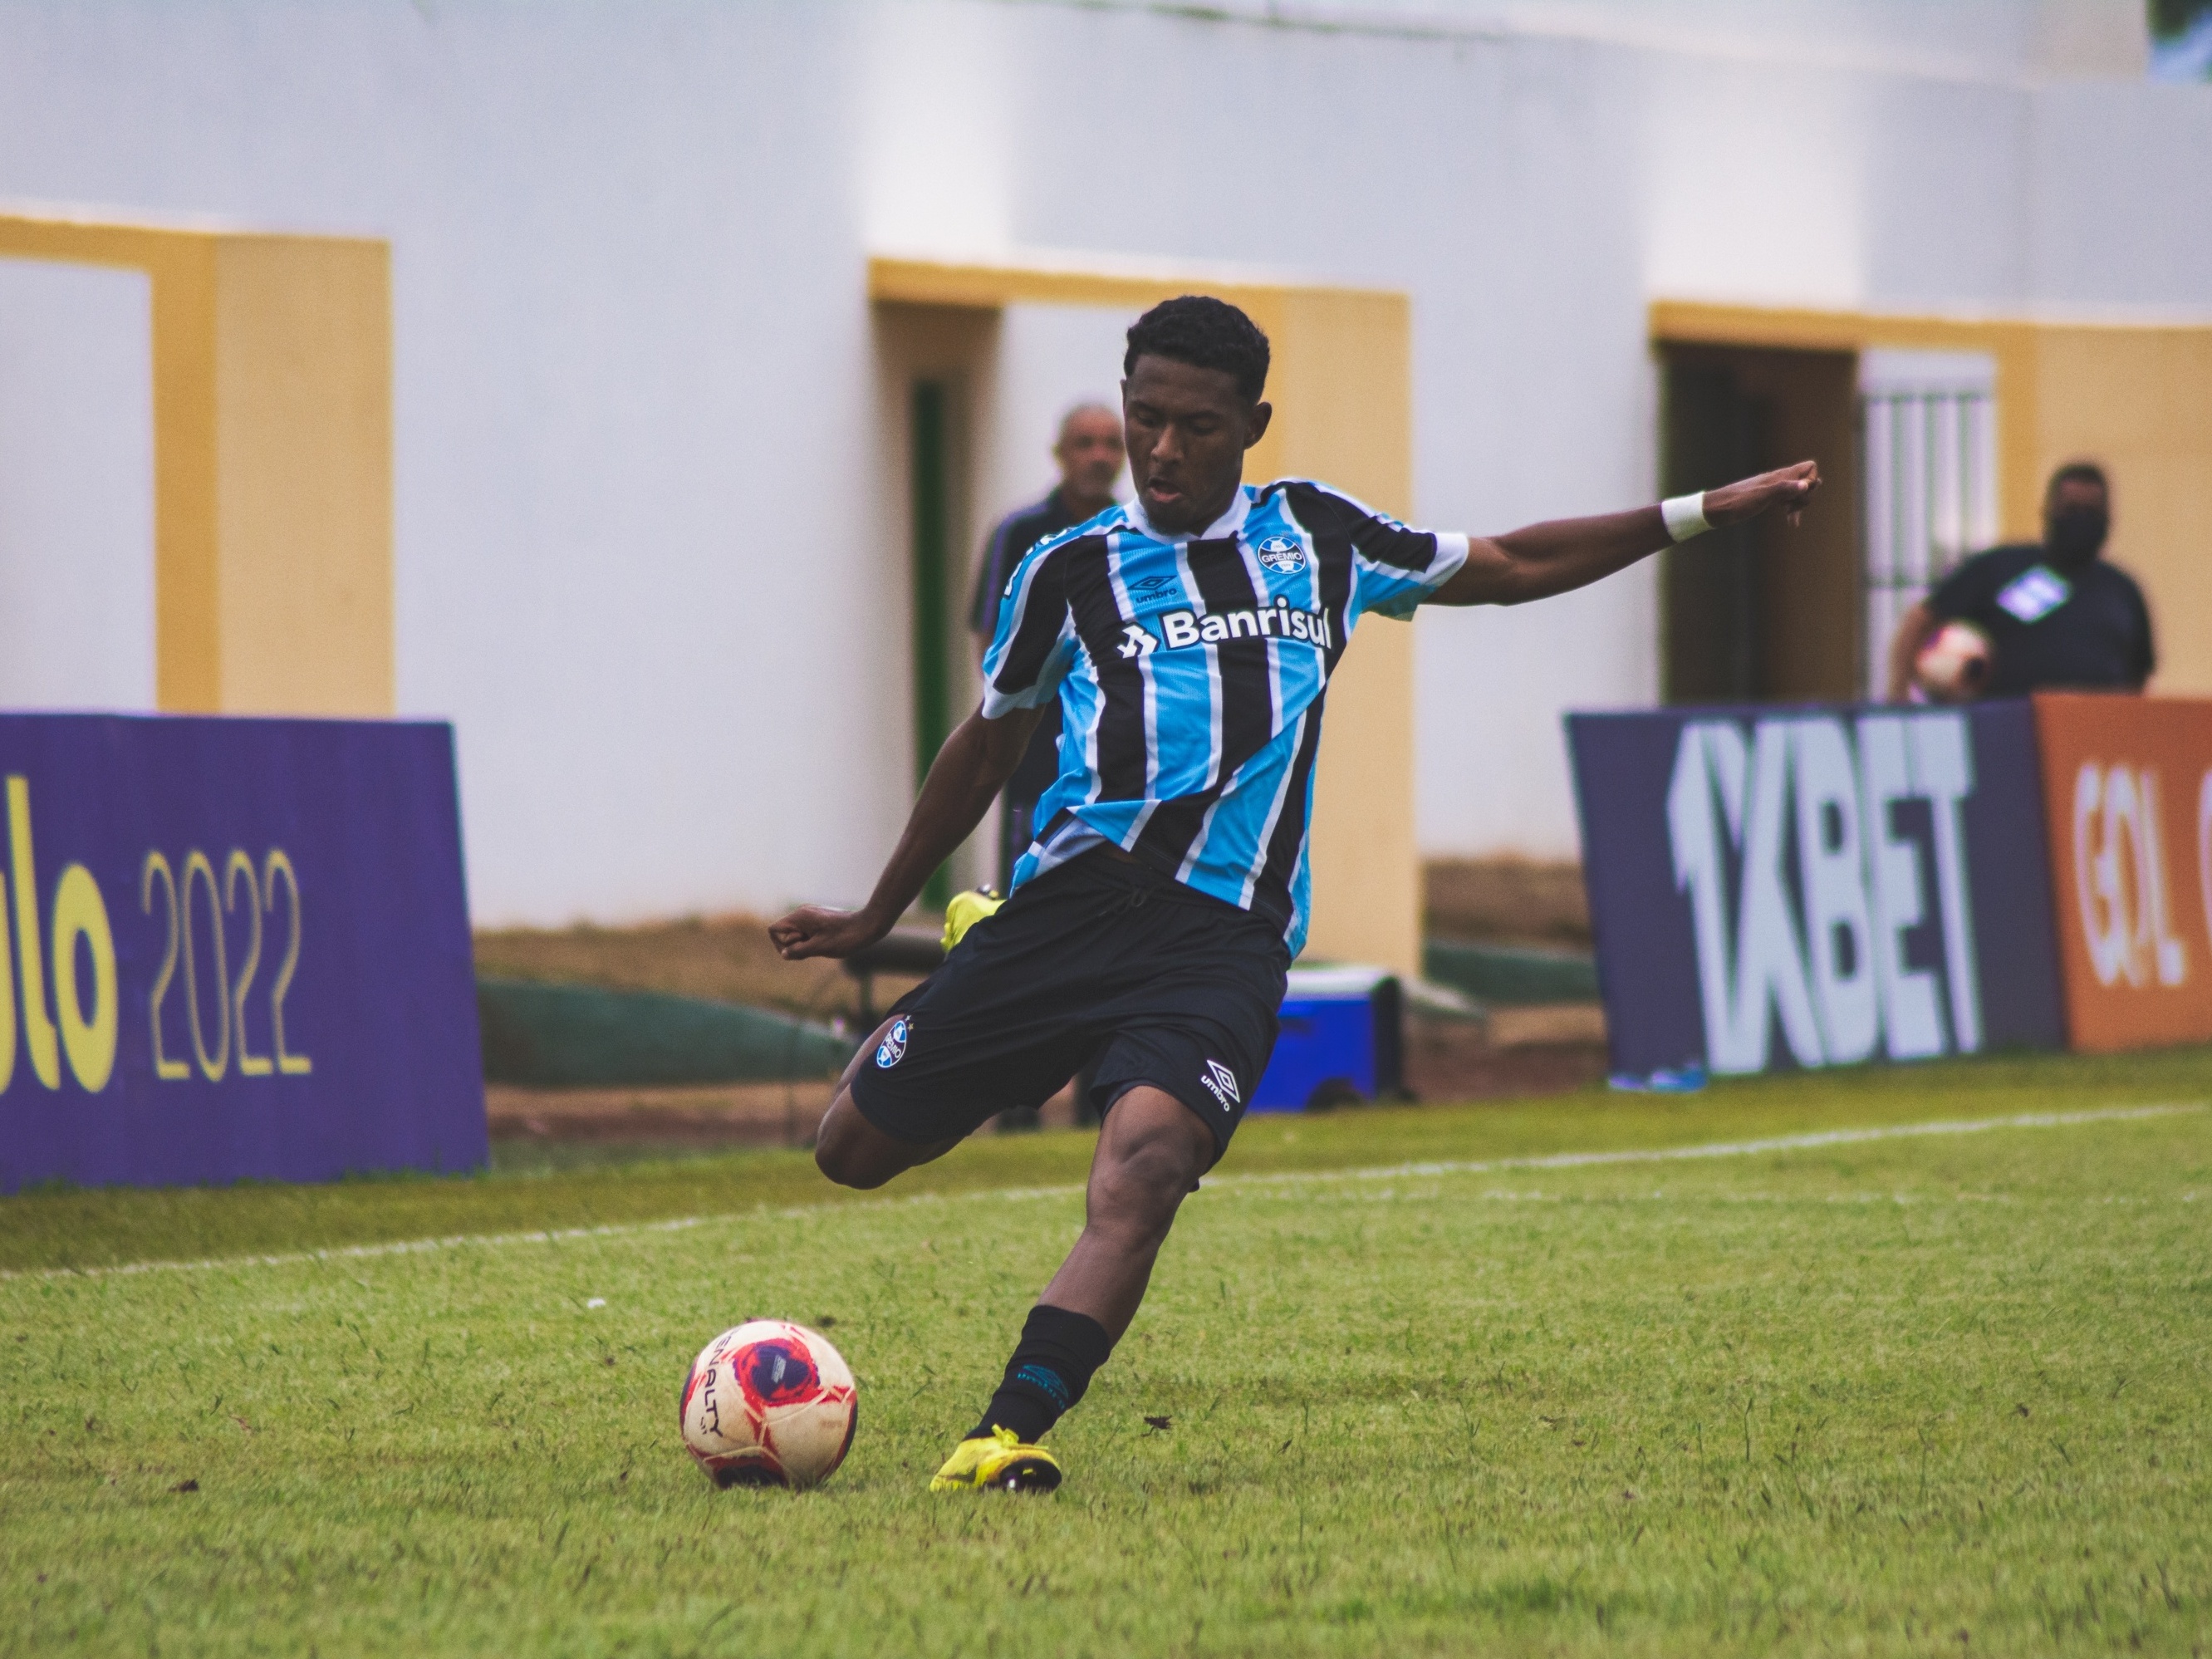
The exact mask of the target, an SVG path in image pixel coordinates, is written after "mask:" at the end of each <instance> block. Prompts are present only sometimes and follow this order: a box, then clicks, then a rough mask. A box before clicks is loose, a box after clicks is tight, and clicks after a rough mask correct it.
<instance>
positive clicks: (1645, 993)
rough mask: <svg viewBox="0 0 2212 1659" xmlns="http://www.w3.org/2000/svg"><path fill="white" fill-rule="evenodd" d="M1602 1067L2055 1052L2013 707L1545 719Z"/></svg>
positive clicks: (2035, 799) (2026, 768) (1650, 1069)
mask: <svg viewBox="0 0 2212 1659" xmlns="http://www.w3.org/2000/svg"><path fill="white" fill-rule="evenodd" d="M1567 738H1568V746H1569V749H1570V750H1571V756H1572V759H1573V764H1574V775H1575V793H1576V799H1577V806H1578V809H1579V811H1580V813H1581V818H1582V832H1583V878H1584V880H1585V882H1586V883H1587V884H1588V887H1589V904H1590V919H1591V923H1592V926H1593V927H1594V928H1595V932H1596V935H1597V966H1598V981H1599V987H1600V990H1601V994H1602V995H1603V997H1604V999H1605V1010H1606V1025H1607V1041H1608V1042H1609V1043H1610V1044H1611V1047H1612V1051H1613V1068H1614V1070H1615V1071H1616V1072H1617V1073H1628V1074H1631V1075H1633V1076H1637V1077H1648V1076H1650V1075H1652V1074H1653V1073H1660V1072H1666V1071H1674V1070H1677V1069H1680V1068H1682V1067H1686V1066H1706V1067H1708V1068H1709V1069H1711V1071H1714V1072H1717V1073H1749V1072H1763V1071H1766V1070H1769V1069H1771V1068H1775V1067H1787V1066H1826V1065H1840V1064H1850V1063H1853V1062H1856V1061H1860V1060H1875V1059H1889V1060H1920V1059H1928V1058H1932V1057H1934V1056H1936V1055H1938V1054H1972V1053H1977V1052H1981V1051H1984V1050H1990V1049H1998V1048H2057V1047H2060V1046H2062V1045H2063V1042H2064V1041H2065V1022H2064V1018H2063V1011H2062V1008H2061V1005H2060V1000H2059V983H2058V971H2057V936H2056V933H2055V931H2054V927H2053V917H2052V915H2051V878H2050V859H2049V854H2048V852H2047V850H2046V848H2045V836H2044V823H2043V810H2042V784H2041V775H2040V771H2039V765H2038V762H2037V749H2036V739H2035V725H2034V718H2033V713H2032V712H2031V710H2030V708H2029V705H2028V704H2027V703H2026V702H1985V703H1978V704H1976V705H1974V706H1973V707H1972V708H1966V709H1901V708H1856V707H1818V706H1815V707H1800V708H1776V707H1774V706H1772V705H1771V704H1770V705H1764V706H1759V707H1753V708H1680V709H1667V710H1663V711H1659V712H1655V713H1648V714H1572V715H1570V716H1569V717H1568V719H1567Z"/></svg>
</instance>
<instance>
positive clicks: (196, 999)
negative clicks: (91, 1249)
mask: <svg viewBox="0 0 2212 1659" xmlns="http://www.w3.org/2000/svg"><path fill="white" fill-rule="evenodd" d="M0 843H3V844H0V1191H8V1192H13V1191H15V1190H16V1189H17V1188H21V1186H23V1185H24V1184H25V1183H27V1182H40V1181H49V1180H66V1181H70V1182H77V1183H79V1184H82V1185H94V1184H105V1183H129V1184H134V1185H148V1186H152V1185H166V1184H171V1183H179V1182H206V1181H229V1180H235V1179H238V1178H240V1177H241V1176H258V1177H264V1178H275V1179H283V1180H294V1181H301V1180H319V1179H327V1178H329V1177H331V1176H337V1175H342V1174H344V1173H346V1172H348V1171H349V1170H393V1169H405V1168H411V1169H430V1170H436V1169H444V1170H455V1169H461V1168H465V1167H468V1166H471V1165H473V1164H481V1163H483V1160H484V1158H485V1156H486V1150H487V1149H486V1143H485V1128H484V1111H483V1060H482V1055H481V1052H480V1050H479V1048H478V1043H477V1017H476V995H475V986H474V975H473V969H472V963H471V951H470V943H469V930H468V910H467V903H466V896H465V890H464V888H463V884H462V874H461V840H460V816H459V803H458V799H457V796H456V793H455V789H454V781H453V734H452V732H451V730H450V728H448V727H447V726H437V725H417V724H403V723H397V722H393V723H386V722H374V723H372V722H366V721H362V722H356V721H342V720H214V719H191V718H178V717H159V718H154V719H135V718H126V717H120V716H108V715H77V714H57V715H32V714H16V715H0Z"/></svg>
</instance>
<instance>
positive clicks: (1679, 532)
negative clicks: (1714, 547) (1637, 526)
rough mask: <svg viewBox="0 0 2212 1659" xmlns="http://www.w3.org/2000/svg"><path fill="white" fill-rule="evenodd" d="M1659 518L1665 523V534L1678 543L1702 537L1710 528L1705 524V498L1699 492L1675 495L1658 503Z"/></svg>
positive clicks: (1701, 492)
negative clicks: (1694, 537)
mask: <svg viewBox="0 0 2212 1659" xmlns="http://www.w3.org/2000/svg"><path fill="white" fill-rule="evenodd" d="M1659 516H1660V517H1661V518H1662V519H1664V520H1666V521H1667V533H1668V535H1669V536H1670V537H1672V538H1674V540H1676V541H1678V542H1686V541H1687V540H1689V539H1690V538H1691V537H1692V536H1702V535H1704V534H1705V532H1707V531H1708V530H1711V528H1712V526H1711V525H1709V524H1707V523H1706V522H1705V492H1704V491H1703V490H1700V491H1699V492H1698V494H1696V495H1677V496H1674V498H1673V499H1672V500H1670V501H1662V502H1660V503H1659Z"/></svg>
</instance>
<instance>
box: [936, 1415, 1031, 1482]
mask: <svg viewBox="0 0 2212 1659" xmlns="http://www.w3.org/2000/svg"><path fill="white" fill-rule="evenodd" d="M1059 1485H1060V1464H1059V1462H1057V1461H1056V1460H1055V1459H1054V1457H1053V1455H1052V1454H1051V1453H1050V1452H1048V1451H1047V1450H1046V1449H1044V1448H1043V1447H1042V1446H1024V1444H1022V1443H1021V1440H1020V1438H1019V1437H1018V1436H1017V1435H1016V1434H1015V1433H1014V1431H1012V1429H993V1430H992V1431H991V1432H990V1433H989V1434H988V1435H977V1436H976V1437H975V1438H974V1439H973V1440H963V1441H962V1442H961V1443H959V1444H958V1445H957V1446H955V1447H954V1448H953V1449H952V1455H951V1456H950V1457H948V1458H946V1459H945V1467H944V1468H941V1469H939V1470H938V1472H937V1478H936V1479H935V1480H932V1481H931V1482H930V1483H929V1489H930V1491H932V1492H1050V1491H1052V1490H1053V1489H1054V1487H1055V1486H1059Z"/></svg>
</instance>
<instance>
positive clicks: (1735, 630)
mask: <svg viewBox="0 0 2212 1659" xmlns="http://www.w3.org/2000/svg"><path fill="white" fill-rule="evenodd" d="M1659 352H1660V400H1661V418H1660V477H1661V479H1662V491H1663V493H1664V494H1666V495H1688V494H1690V493H1692V492H1693V491H1696V490H1701V489H1712V488H1714V487H1715V486H1717V485H1719V484H1723V483H1729V482H1731V481H1733V480H1735V479H1737V478H1741V477H1748V476H1749V475H1751V474H1753V473H1756V472H1763V471H1767V470H1768V469H1769V468H1771V467H1777V466H1784V465H1788V464H1789V463H1790V462H1792V461H1799V460H1807V459H1810V460H1815V461H1818V462H1819V463H1820V477H1821V481H1822V482H1821V486H1820V494H1819V495H1818V496H1816V497H1815V499H1814V505H1813V506H1812V507H1810V508H1808V510H1807V512H1806V513H1805V516H1804V520H1803V522H1802V524H1801V525H1800V526H1798V527H1797V528H1796V529H1795V530H1792V529H1790V527H1789V526H1786V525H1785V524H1784V522H1783V521H1782V520H1781V519H1780V518H1778V517H1770V518H1767V519H1764V520H1760V521H1759V523H1757V524H1755V525H1751V526H1743V527H1741V528H1738V529H1733V530H1717V531H1714V532H1711V533H1709V534H1707V535H1704V536H1700V537H1699V538H1697V539H1696V540H1695V541H1692V542H1689V543H1686V544H1684V545H1682V546H1680V547H1677V548H1672V549H1669V550H1668V551H1667V552H1666V553H1665V554H1664V555H1662V560H1661V568H1660V615H1661V622H1660V630H1661V637H1660V661H1661V669H1660V675H1661V689H1662V696H1664V698H1665V700H1666V701H1667V702H1669V703H1701V702H1801V701H1804V702H1810V701H1835V702H1843V701H1848V700H1850V699H1852V698H1855V697H1857V696H1860V695H1861V694H1862V692H1863V690H1864V687H1863V684H1862V665H1863V662H1864V661H1865V659H1866V653H1865V650H1864V645H1863V637H1862V636H1863V627H1864V623H1863V605H1862V602H1861V581H1860V573H1859V537H1858V497H1859V483H1858V471H1859V461H1858V443H1857V389H1858V387H1857V374H1858V369H1857V354H1855V353H1852V352H1848V351H1790V350H1775V349H1753V348H1747V347H1735V346H1716V345H1702V344H1700V345H1687V344H1674V343H1662V344H1661V345H1660V347H1659Z"/></svg>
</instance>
